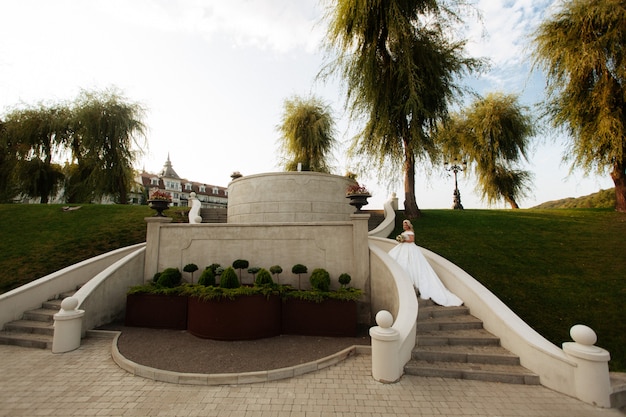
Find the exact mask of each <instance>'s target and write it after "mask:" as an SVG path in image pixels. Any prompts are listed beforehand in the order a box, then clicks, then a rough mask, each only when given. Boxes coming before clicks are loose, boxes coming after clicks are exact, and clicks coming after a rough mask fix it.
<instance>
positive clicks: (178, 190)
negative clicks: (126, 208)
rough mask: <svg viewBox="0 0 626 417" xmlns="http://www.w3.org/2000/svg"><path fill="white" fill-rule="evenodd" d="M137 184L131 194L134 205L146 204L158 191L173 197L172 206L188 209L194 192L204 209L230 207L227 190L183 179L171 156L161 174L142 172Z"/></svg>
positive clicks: (168, 157)
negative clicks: (177, 171) (154, 192)
mask: <svg viewBox="0 0 626 417" xmlns="http://www.w3.org/2000/svg"><path fill="white" fill-rule="evenodd" d="M136 182H137V187H134V190H132V192H131V194H132V197H131V198H132V203H133V204H144V203H145V201H146V200H147V199H148V197H149V196H150V194H151V193H152V192H153V191H154V190H156V189H158V190H161V191H164V192H166V193H168V194H169V195H170V196H171V198H172V206H179V207H187V206H188V201H189V195H190V194H191V193H192V192H194V193H196V198H197V199H198V200H200V201H201V202H202V208H226V207H227V205H228V189H227V188H225V187H219V186H217V185H211V184H206V183H201V182H195V181H190V180H187V179H186V178H181V177H180V176H179V175H178V174H177V173H176V171H174V168H173V167H172V162H171V161H170V156H169V155H168V156H167V161H165V164H164V165H163V169H162V170H161V172H159V173H158V174H152V173H149V172H145V171H144V172H141V173H140V174H139V175H138V176H137V178H136Z"/></svg>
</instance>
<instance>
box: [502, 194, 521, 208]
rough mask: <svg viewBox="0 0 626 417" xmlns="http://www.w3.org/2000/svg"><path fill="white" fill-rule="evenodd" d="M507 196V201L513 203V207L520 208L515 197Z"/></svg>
mask: <svg viewBox="0 0 626 417" xmlns="http://www.w3.org/2000/svg"><path fill="white" fill-rule="evenodd" d="M505 198H506V202H507V203H509V204H510V205H511V208H512V209H518V208H519V204H517V201H515V198H513V197H510V196H509V197H505Z"/></svg>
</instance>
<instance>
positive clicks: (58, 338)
mask: <svg viewBox="0 0 626 417" xmlns="http://www.w3.org/2000/svg"><path fill="white" fill-rule="evenodd" d="M76 307H78V299H77V298H74V297H67V298H65V299H64V300H63V301H62V302H61V310H59V312H58V313H56V314H55V315H54V336H53V338H52V353H64V352H69V351H72V350H74V349H78V348H79V347H80V337H81V335H82V327H83V316H84V315H85V311H84V310H77V309H76Z"/></svg>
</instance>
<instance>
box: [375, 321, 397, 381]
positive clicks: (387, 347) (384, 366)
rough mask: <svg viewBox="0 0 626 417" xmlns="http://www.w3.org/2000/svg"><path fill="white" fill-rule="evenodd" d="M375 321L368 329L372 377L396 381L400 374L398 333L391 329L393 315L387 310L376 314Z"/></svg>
mask: <svg viewBox="0 0 626 417" xmlns="http://www.w3.org/2000/svg"><path fill="white" fill-rule="evenodd" d="M376 323H377V324H378V326H374V327H372V328H371V329H370V336H371V338H372V377H373V378H374V379H375V380H376V381H378V382H383V383H392V382H396V381H398V380H399V379H400V377H401V376H402V367H401V366H400V363H399V361H400V356H399V354H398V353H399V350H400V347H399V346H398V340H399V339H400V334H399V333H398V331H397V330H396V329H393V328H392V327H391V326H392V325H393V316H392V315H391V313H390V312H388V311H387V310H381V311H379V312H378V313H377V314H376Z"/></svg>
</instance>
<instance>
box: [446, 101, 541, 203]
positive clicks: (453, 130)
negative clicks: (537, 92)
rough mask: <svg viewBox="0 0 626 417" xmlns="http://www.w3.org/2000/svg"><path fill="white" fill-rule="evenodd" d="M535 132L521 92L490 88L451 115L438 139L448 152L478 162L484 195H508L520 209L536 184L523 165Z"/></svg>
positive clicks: (491, 199) (491, 200)
mask: <svg viewBox="0 0 626 417" xmlns="http://www.w3.org/2000/svg"><path fill="white" fill-rule="evenodd" d="M534 133H535V129H534V126H533V122H532V118H531V116H530V114H529V110H528V108H527V107H525V106H522V105H520V104H519V101H518V97H517V96H516V95H514V94H502V93H491V94H488V95H487V96H485V97H484V98H479V99H477V100H475V101H474V102H473V103H471V104H470V105H469V106H468V107H467V108H466V109H465V110H464V111H462V112H461V113H460V114H458V115H454V117H451V118H450V121H449V122H448V123H447V124H446V126H445V128H444V129H441V130H440V132H439V135H438V138H439V140H440V141H441V142H443V146H444V149H445V153H446V154H447V155H450V156H453V157H456V156H457V155H462V157H463V159H465V160H467V162H468V164H469V165H470V166H472V167H473V170H474V171H475V173H476V176H477V179H478V184H477V187H478V188H479V190H480V191H481V193H482V198H483V200H486V201H487V202H488V203H489V204H493V203H496V202H498V201H500V200H502V199H504V200H505V201H506V202H507V203H508V204H510V205H511V208H514V209H516V208H519V204H518V203H517V200H518V199H519V198H521V197H524V196H526V195H527V193H528V191H530V189H531V180H532V175H531V173H530V172H528V171H524V170H521V169H519V168H518V166H519V163H521V162H523V161H524V160H527V159H528V148H529V144H528V142H529V140H530V138H531V137H532V136H533V135H534Z"/></svg>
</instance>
